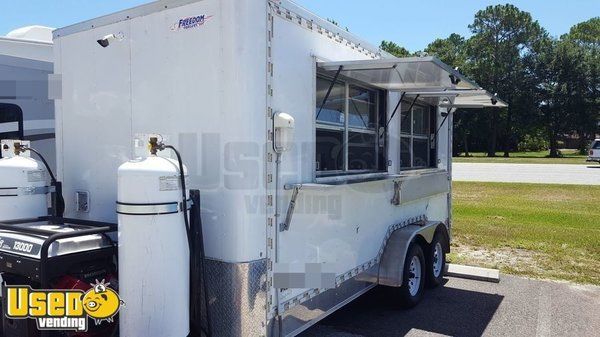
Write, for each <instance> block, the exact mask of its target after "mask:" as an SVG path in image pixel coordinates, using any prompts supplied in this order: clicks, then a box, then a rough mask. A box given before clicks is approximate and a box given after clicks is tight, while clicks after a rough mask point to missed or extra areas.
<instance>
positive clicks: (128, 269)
mask: <svg viewBox="0 0 600 337" xmlns="http://www.w3.org/2000/svg"><path fill="white" fill-rule="evenodd" d="M185 171H186V169H185V167H184V172H185ZM117 200H118V202H117V213H118V222H119V230H118V233H119V294H120V296H121V298H122V299H123V301H124V302H125V305H124V307H123V308H122V309H121V311H120V319H119V329H120V335H121V336H122V337H136V336H148V337H152V336H157V337H159V336H172V337H184V336H187V335H188V334H189V332H190V326H189V301H190V298H189V297H190V296H189V287H190V270H189V266H190V259H189V248H188V239H187V232H186V227H185V222H184V221H185V220H184V215H183V214H184V213H183V212H182V211H181V201H182V192H181V184H180V178H179V166H178V163H177V161H175V160H172V159H168V158H162V157H157V156H155V155H151V156H149V157H147V158H145V159H140V160H134V161H130V162H127V163H125V164H123V165H121V166H120V167H119V171H118V199H117Z"/></svg>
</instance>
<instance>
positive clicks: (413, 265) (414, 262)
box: [408, 256, 422, 296]
mask: <svg viewBox="0 0 600 337" xmlns="http://www.w3.org/2000/svg"><path fill="white" fill-rule="evenodd" d="M408 271H409V277H408V292H409V293H410V296H416V295H417V293H418V292H419V289H420V288H421V276H422V272H421V260H419V258H418V257H417V256H413V258H412V259H411V260H410V266H409V269H408Z"/></svg>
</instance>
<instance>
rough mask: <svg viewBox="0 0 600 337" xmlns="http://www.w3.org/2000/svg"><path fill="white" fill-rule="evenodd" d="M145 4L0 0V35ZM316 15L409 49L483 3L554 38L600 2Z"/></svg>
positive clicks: (329, 7)
mask: <svg viewBox="0 0 600 337" xmlns="http://www.w3.org/2000/svg"><path fill="white" fill-rule="evenodd" d="M147 2H150V1H148V0H3V1H1V2H0V35H4V34H6V33H7V32H8V31H10V30H12V29H14V28H18V27H22V26H26V25H32V24H42V25H46V26H51V27H63V26H67V25H69V24H72V23H76V22H80V21H83V20H87V19H91V18H94V17H97V16H101V15H104V14H109V13H112V12H115V11H118V10H121V9H126V8H129V7H133V6H137V5H140V4H143V3H147ZM296 2H297V3H298V4H300V5H302V6H304V7H306V8H308V9H309V10H311V11H313V12H315V13H316V14H318V15H320V16H322V17H325V18H333V19H335V20H336V21H338V22H339V24H340V25H341V26H343V27H346V26H347V27H348V28H349V29H350V31H351V32H352V33H355V34H356V35H358V36H360V37H361V38H363V39H365V40H368V41H370V42H372V43H373V44H379V42H381V40H392V41H395V42H397V43H398V44H400V45H403V46H404V47H406V48H408V49H409V50H411V51H416V50H421V49H423V48H425V46H427V44H428V43H429V42H431V41H433V40H434V39H435V38H437V37H446V36H448V35H450V33H459V34H461V35H466V36H468V34H469V29H468V27H467V26H468V25H469V23H471V22H472V21H473V15H474V14H475V12H476V11H477V10H479V9H482V8H485V7H486V6H487V5H493V4H497V3H505V2H510V3H512V4H514V5H516V6H517V7H519V8H521V9H522V10H526V11H528V12H530V13H531V14H532V15H533V17H534V19H536V20H538V21H539V22H540V23H541V25H542V26H543V27H545V28H546V29H547V30H548V31H549V32H550V33H551V34H552V35H554V36H559V35H561V34H563V33H566V32H568V30H569V28H570V27H571V26H572V25H574V24H576V23H578V22H581V21H585V20H587V19H590V18H592V17H594V16H600V0H571V1H565V0H545V1H542V0H512V1H507V0H505V1H500V0H497V1H490V0H454V1H443V0H422V1H402V0H371V1H365V0H297V1H296Z"/></svg>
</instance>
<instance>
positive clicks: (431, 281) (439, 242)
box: [425, 232, 446, 288]
mask: <svg viewBox="0 0 600 337" xmlns="http://www.w3.org/2000/svg"><path fill="white" fill-rule="evenodd" d="M429 247H430V248H429V254H427V275H426V277H425V280H426V285H427V287H428V288H435V287H437V286H439V285H440V284H442V283H443V282H444V270H445V268H446V240H445V238H444V236H443V235H442V234H441V233H439V232H438V233H437V234H435V236H434V237H433V240H432V241H431V245H429Z"/></svg>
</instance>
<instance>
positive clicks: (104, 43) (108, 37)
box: [96, 34, 117, 48]
mask: <svg viewBox="0 0 600 337" xmlns="http://www.w3.org/2000/svg"><path fill="white" fill-rule="evenodd" d="M116 38H117V37H116V36H115V34H109V35H106V36H105V37H103V38H101V39H99V40H96V42H98V44H99V45H101V46H102V47H103V48H106V47H108V45H110V40H114V39H116Z"/></svg>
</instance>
